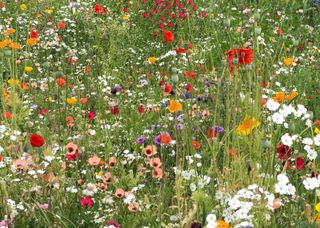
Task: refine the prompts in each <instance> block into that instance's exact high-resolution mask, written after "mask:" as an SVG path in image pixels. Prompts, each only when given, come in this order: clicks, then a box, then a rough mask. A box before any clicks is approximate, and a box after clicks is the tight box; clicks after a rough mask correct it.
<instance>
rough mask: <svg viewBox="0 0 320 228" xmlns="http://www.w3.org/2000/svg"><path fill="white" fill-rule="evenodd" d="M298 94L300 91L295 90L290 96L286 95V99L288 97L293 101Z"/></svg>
mask: <svg viewBox="0 0 320 228" xmlns="http://www.w3.org/2000/svg"><path fill="white" fill-rule="evenodd" d="M297 96H298V93H297V92H296V91H293V92H291V93H290V94H289V95H288V96H286V99H288V100H289V101H292V100H293V99H294V98H296V97H297Z"/></svg>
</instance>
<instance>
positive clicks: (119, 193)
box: [114, 188, 125, 199]
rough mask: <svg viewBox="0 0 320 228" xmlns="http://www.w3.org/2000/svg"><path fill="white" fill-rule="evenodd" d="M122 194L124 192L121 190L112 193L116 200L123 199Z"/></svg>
mask: <svg viewBox="0 0 320 228" xmlns="http://www.w3.org/2000/svg"><path fill="white" fill-rule="evenodd" d="M124 194H125V192H124V190H123V189H122V188H118V189H117V190H116V192H115V193H114V196H115V197H117V198H118V199H121V198H123V197H124Z"/></svg>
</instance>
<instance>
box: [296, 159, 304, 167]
mask: <svg viewBox="0 0 320 228" xmlns="http://www.w3.org/2000/svg"><path fill="white" fill-rule="evenodd" d="M296 165H297V169H298V170H304V159H303V157H297V158H296Z"/></svg>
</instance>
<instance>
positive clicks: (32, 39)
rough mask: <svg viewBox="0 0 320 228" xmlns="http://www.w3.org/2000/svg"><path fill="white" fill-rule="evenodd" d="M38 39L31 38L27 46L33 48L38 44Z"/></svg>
mask: <svg viewBox="0 0 320 228" xmlns="http://www.w3.org/2000/svg"><path fill="white" fill-rule="evenodd" d="M38 41H39V40H38V38H30V39H27V44H28V45H30V46H32V45H35V44H37V43H38Z"/></svg>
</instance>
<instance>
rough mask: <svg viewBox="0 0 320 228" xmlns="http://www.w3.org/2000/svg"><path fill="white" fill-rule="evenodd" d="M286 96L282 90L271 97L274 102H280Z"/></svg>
mask: <svg viewBox="0 0 320 228" xmlns="http://www.w3.org/2000/svg"><path fill="white" fill-rule="evenodd" d="M285 98H286V94H285V93H284V92H278V93H276V95H275V96H274V97H273V98H272V99H273V100H274V101H276V102H279V103H280V102H282V101H283V100H284V99H285Z"/></svg>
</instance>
